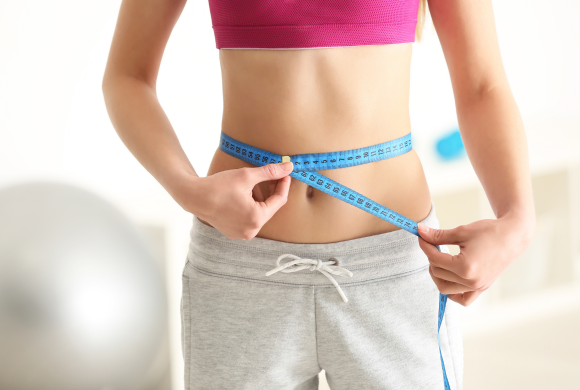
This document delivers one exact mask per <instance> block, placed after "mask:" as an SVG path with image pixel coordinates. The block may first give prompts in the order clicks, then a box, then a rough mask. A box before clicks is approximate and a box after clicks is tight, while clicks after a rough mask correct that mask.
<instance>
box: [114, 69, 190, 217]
mask: <svg viewBox="0 0 580 390" xmlns="http://www.w3.org/2000/svg"><path fill="white" fill-rule="evenodd" d="M103 94H104V97H105V104H106V106H107V111H108V113H109V117H110V118H111V122H112V123H113V126H114V128H115V130H116V132H117V134H118V135H119V137H120V138H121V140H122V142H123V143H124V144H125V146H126V147H127V148H128V149H129V151H130V152H131V153H132V154H133V156H135V158H136V159H137V160H138V161H139V162H140V163H141V165H143V167H144V168H145V169H146V170H147V171H148V172H149V173H150V174H151V175H152V176H153V177H154V178H155V179H156V180H157V181H158V182H159V183H160V184H161V185H162V186H163V187H164V188H165V190H166V191H167V192H168V193H169V194H170V195H171V196H172V197H173V198H174V199H175V200H176V201H177V202H178V203H180V194H181V193H182V192H183V187H184V186H186V185H190V184H191V181H192V180H194V179H195V178H198V175H197V173H196V172H195V170H194V168H193V166H192V165H191V163H190V161H189V160H188V158H187V156H186V154H185V152H184V151H183V149H182V147H181V145H180V143H179V140H178V138H177V135H176V134H175V131H174V130H173V127H172V126H171V123H170V122H169V119H168V118H167V116H166V115H165V112H164V111H163V109H162V107H161V105H160V104H159V101H158V99H157V96H156V94H155V91H154V90H153V89H152V88H151V87H150V86H149V85H148V84H147V83H145V82H144V81H141V80H138V79H136V78H133V77H128V76H120V75H115V76H105V78H104V80H103ZM180 204H181V203H180ZM182 206H183V205H182Z"/></svg>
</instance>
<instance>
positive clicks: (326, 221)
mask: <svg viewBox="0 0 580 390" xmlns="http://www.w3.org/2000/svg"><path fill="white" fill-rule="evenodd" d="M268 138H271V137H268ZM238 140H239V141H242V142H244V141H243V140H241V139H238ZM383 141H387V140H383ZM246 143H248V144H250V145H252V144H251V143H250V142H246ZM252 146H256V145H252ZM365 146H369V145H365ZM304 147H305V148H304V149H303V150H304V151H306V150H312V151H313V152H314V153H316V152H326V151H328V150H326V151H320V146H319V147H318V148H317V147H316V146H314V145H304ZM307 147H310V148H311V149H306V148H307ZM263 149H264V150H267V151H270V152H273V153H276V152H277V151H279V150H286V148H285V146H284V144H283V143H277V147H276V148H271V149H267V148H263ZM280 154H286V153H284V152H281V153H280ZM288 154H293V153H288ZM242 167H255V165H252V164H250V163H248V162H245V161H243V160H241V159H238V158H236V157H234V156H231V155H229V154H226V153H224V152H223V151H222V150H220V149H219V148H218V149H217V151H216V153H215V155H214V158H213V160H212V163H211V165H210V168H209V170H208V175H213V174H215V173H217V172H220V171H224V170H229V169H236V168H242ZM318 172H319V173H321V174H323V175H325V176H327V177H328V178H329V179H332V180H334V181H336V182H339V183H341V184H343V185H345V186H347V187H349V188H351V189H353V190H355V191H357V192H359V193H362V194H364V195H365V196H367V197H368V198H370V199H372V200H373V201H375V202H378V203H380V204H382V205H384V206H386V207H388V208H390V209H392V210H394V211H396V212H398V213H400V214H402V215H404V216H405V217H407V218H410V219H411V220H414V221H420V220H422V219H424V218H425V217H426V216H427V215H428V213H429V210H430V208H431V196H430V193H429V188H428V185H427V182H426V179H425V175H424V172H423V169H422V166H421V162H420V160H419V158H418V156H417V154H416V152H415V151H414V150H410V151H409V152H407V153H405V154H403V155H399V156H397V157H394V158H389V159H386V160H381V161H375V162H372V163H367V164H363V165H358V166H351V167H348V168H341V169H329V170H319V171H318ZM268 185H269V183H268V182H263V183H260V184H259V185H258V186H259V187H260V188H261V191H262V193H263V194H268ZM203 222H205V221H203ZM399 229H400V228H399V227H397V226H395V225H392V224H391V223H389V222H387V221H385V220H382V219H379V218H376V216H374V215H371V214H369V213H367V212H365V211H362V210H360V209H359V208H356V207H353V206H352V205H350V204H348V203H345V202H343V201H341V200H338V199H336V198H334V197H332V196H330V195H328V194H326V193H324V192H322V191H319V190H317V189H315V188H313V187H311V186H310V185H308V184H306V183H304V182H302V181H299V180H296V179H295V178H292V181H291V185H290V190H289V193H288V201H287V203H286V204H285V205H284V206H283V207H282V208H281V209H280V210H278V212H277V213H276V214H274V216H273V217H272V218H271V219H270V220H269V221H268V222H267V223H266V224H265V225H264V226H263V227H262V229H261V230H260V231H259V233H258V235H257V237H260V238H266V239H271V240H277V241H283V242H289V243H332V242H339V241H344V240H350V239H356V238H361V237H367V236H372V235H376V234H381V233H386V232H391V231H394V230H399Z"/></svg>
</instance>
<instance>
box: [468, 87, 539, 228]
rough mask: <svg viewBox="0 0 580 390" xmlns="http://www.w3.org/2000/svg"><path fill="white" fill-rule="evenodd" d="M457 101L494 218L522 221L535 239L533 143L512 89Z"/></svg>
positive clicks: (479, 176) (495, 89) (494, 90)
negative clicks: (525, 127) (532, 178)
mask: <svg viewBox="0 0 580 390" xmlns="http://www.w3.org/2000/svg"><path fill="white" fill-rule="evenodd" d="M457 102H458V103H457V115H458V121H459V127H460V129H461V136H462V139H463V142H464V144H465V149H466V152H467V154H468V156H469V159H470V161H471V163H472V165H473V169H474V170H475V173H476V174H477V176H478V178H479V180H480V182H481V184H482V186H483V188H484V190H485V193H486V195H487V197H488V199H489V202H490V204H491V207H492V209H493V212H494V214H495V215H496V217H497V218H503V217H509V218H514V219H517V220H519V221H521V224H522V229H528V230H526V231H525V232H524V233H525V234H528V235H532V234H533V230H534V227H535V212H534V202H533V195H532V186H531V178H530V171H529V158H528V146H527V139H526V134H525V130H524V126H523V123H522V119H521V116H520V113H519V110H518V107H517V105H516V103H515V100H514V98H513V96H512V93H511V91H510V89H509V87H508V86H507V84H503V85H501V86H497V87H495V88H491V89H488V90H486V91H485V92H481V93H479V94H477V95H476V96H473V97H472V98H464V99H461V98H458V99H457ZM530 230H531V231H530Z"/></svg>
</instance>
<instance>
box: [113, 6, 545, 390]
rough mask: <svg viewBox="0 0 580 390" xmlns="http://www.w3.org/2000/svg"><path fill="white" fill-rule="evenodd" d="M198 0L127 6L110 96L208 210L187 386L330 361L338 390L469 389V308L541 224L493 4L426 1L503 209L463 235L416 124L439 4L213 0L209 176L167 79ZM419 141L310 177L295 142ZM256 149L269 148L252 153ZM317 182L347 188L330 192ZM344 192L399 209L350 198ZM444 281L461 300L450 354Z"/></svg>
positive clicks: (472, 141)
mask: <svg viewBox="0 0 580 390" xmlns="http://www.w3.org/2000/svg"><path fill="white" fill-rule="evenodd" d="M184 3H185V0H147V1H144V0H124V1H123V3H122V6H121V10H120V14H119V19H118V22H117V28H116V31H115V36H114V38H113V43H112V46H111V51H110V56H109V61H108V64H107V69H106V72H105V76H104V80H103V91H104V95H105V100H106V104H107V109H108V111H109V114H110V117H111V120H112V122H113V124H114V126H115V129H116V130H117V132H118V134H119V136H120V137H121V139H122V140H123V142H124V143H125V145H126V146H127V148H128V149H129V150H130V151H131V152H132V153H133V155H134V156H135V157H136V158H137V159H138V160H139V162H140V163H141V164H142V165H143V166H144V167H145V168H146V169H147V170H148V171H149V172H150V173H151V174H152V175H153V176H154V177H155V178H156V179H157V180H158V181H159V183H160V184H161V185H162V186H163V187H164V188H165V189H166V190H167V191H168V192H169V194H170V195H171V196H172V197H173V198H174V199H175V201H176V202H178V203H179V205H181V207H182V208H183V209H184V210H186V211H188V212H190V213H192V214H193V215H194V216H195V217H194V218H193V227H192V229H191V244H190V251H189V254H188V262H187V264H186V266H185V269H184V272H183V297H182V307H181V310H182V341H183V354H184V360H185V387H186V389H190V388H196V389H197V388H200V389H201V388H203V389H205V388H215V389H315V388H317V385H318V377H317V374H318V373H319V372H320V370H321V369H325V371H326V376H327V380H328V382H329V385H330V387H331V388H332V389H333V390H336V389H401V388H409V389H436V388H452V389H461V388H462V376H463V361H462V341H461V328H460V324H459V315H458V305H457V304H460V305H463V306H467V305H469V304H471V303H472V302H473V301H474V300H475V299H476V298H477V297H478V296H479V295H480V294H481V293H482V292H483V291H485V290H486V289H487V288H489V287H490V285H491V284H492V283H493V282H494V281H495V280H496V279H497V277H498V276H499V275H500V274H501V272H502V271H503V270H504V269H505V268H506V267H507V266H508V265H509V264H510V262H511V261H513V260H514V259H515V258H516V257H518V256H519V255H520V254H521V253H522V252H523V251H524V250H525V249H526V248H527V247H528V245H529V244H530V242H531V239H532V235H533V231H534V227H535V215H534V207H533V199H532V192H531V184H530V178H529V171H528V156H527V149H526V139H525V132H524V129H523V125H522V121H521V118H520V115H519V112H518V108H517V106H516V104H515V102H514V99H513V97H512V93H511V91H510V88H509V85H508V82H507V80H506V75H505V72H504V69H503V65H502V62H501V57H500V53H499V48H498V43H497V38H496V32H495V26H494V19H493V12H492V7H491V2H490V0H475V1H470V2H463V1H459V0H445V1H443V0H429V9H430V12H431V15H432V19H433V22H434V24H435V28H436V31H437V34H438V36H439V39H440V41H441V44H442V47H443V51H444V54H445V58H446V60H447V64H448V67H449V72H450V74H451V81H452V84H453V91H454V95H455V100H456V107H457V115H458V120H459V127H460V129H461V135H462V139H463V141H464V143H465V147H466V150H467V153H468V156H469V158H470V160H471V162H472V164H473V167H474V169H475V171H476V173H477V175H478V177H479V178H480V180H481V183H482V185H483V187H484V189H485V191H486V194H487V196H488V198H489V201H490V204H491V206H492V208H493V210H494V213H495V215H496V217H497V218H496V219H485V220H481V221H476V222H474V223H471V224H468V225H462V226H458V227H456V228H454V229H450V230H441V229H438V228H439V224H438V221H437V218H436V215H435V207H434V204H433V202H432V201H431V197H430V193H429V189H428V186H427V183H426V180H425V176H424V173H423V169H422V166H421V163H420V160H419V158H418V156H417V154H416V153H415V151H414V150H413V149H412V147H411V145H410V139H409V138H405V137H408V136H409V135H410V134H409V133H410V129H411V127H410V120H409V110H408V101H409V73H410V60H411V50H412V42H413V41H414V38H415V32H416V31H415V28H417V32H418V33H420V28H421V24H422V23H421V22H419V23H417V18H418V19H419V20H422V15H423V13H422V12H420V11H418V8H421V9H423V10H424V9H425V4H421V7H419V3H418V0H383V1H379V2H368V1H363V0H358V1H357V0H347V1H344V2H336V1H333V0H319V1H316V2H306V1H301V0H293V1H290V0H286V1H279V0H245V1H244V2H236V1H235V0H210V1H209V5H210V11H211V17H212V22H213V28H214V32H215V37H216V47H217V48H218V49H220V52H219V54H220V63H221V69H222V77H223V96H224V112H223V121H222V129H221V130H222V132H223V133H222V137H221V139H220V141H221V142H220V145H216V152H215V155H214V158H213V160H212V162H211V165H210V168H209V171H208V173H207V176H206V177H199V176H198V175H197V173H196V172H195V170H194V168H193V167H192V165H191V164H190V162H189V161H188V159H187V157H186V155H185V153H184V152H183V150H182V148H181V146H180V144H179V141H178V139H177V137H176V135H175V132H174V131H173V129H172V127H171V124H170V123H169V120H168V119H167V117H166V116H165V114H164V112H163V110H162V108H161V106H160V105H159V102H158V101H157V98H156V93H155V83H156V77H157V73H158V69H159V64H160V61H161V57H162V54H163V50H164V47H165V45H166V42H167V40H168V37H169V35H170V33H171V30H172V28H173V26H174V24H175V22H176V21H177V19H178V17H179V15H180V13H181V11H182V9H183V6H184ZM417 15H418V16H417ZM416 24H417V26H416ZM403 139H405V140H406V142H408V145H407V143H405V150H404V152H401V154H399V155H397V156H396V157H394V156H393V157H394V158H384V159H379V160H373V162H372V163H368V164H361V165H346V166H348V167H347V168H343V169H330V168H328V167H327V168H328V169H323V170H318V172H319V174H320V175H323V176H320V175H319V176H316V175H317V174H315V172H314V171H310V172H311V173H312V177H316V178H318V179H316V180H314V181H313V182H312V183H313V184H311V185H309V184H308V183H309V182H308V180H306V179H304V180H302V179H301V177H300V176H299V175H298V173H300V172H304V169H305V168H304V166H303V165H301V166H298V162H299V161H302V163H304V160H300V158H299V157H300V156H297V155H303V154H312V153H329V154H326V155H317V156H331V157H329V158H332V156H333V154H332V153H333V152H339V151H346V150H352V149H358V150H362V151H365V150H371V148H368V147H371V146H373V145H383V144H384V143H386V142H395V144H397V142H398V140H403ZM226 143H227V145H226ZM234 144H235V145H237V146H236V147H234V146H233V145H234ZM384 145H387V144H384ZM389 145H390V144H389ZM401 145H403V143H401ZM230 146H231V150H230ZM236 148H237V149H238V151H239V153H238V154H236ZM376 148H379V146H377V147H376ZM372 150H375V151H376V150H379V149H372ZM380 150H383V149H380ZM252 151H253V152H252ZM246 152H247V153H250V152H252V153H255V154H264V153H271V154H270V156H273V157H272V158H271V159H270V160H268V159H267V158H265V161H262V160H260V159H259V161H257V162H255V161H254V159H253V157H254V154H252V159H249V158H248V156H247V154H246ZM242 153H244V154H243V155H242ZM283 156H285V157H283ZM334 156H338V154H334ZM358 157H360V156H358ZM323 159H324V161H327V160H326V158H325V157H323ZM323 159H319V160H321V161H322V160H323ZM335 160H336V159H335ZM278 161H290V162H283V163H282V162H280V163H278ZM361 161H362V160H361ZM368 161H370V160H368ZM333 168H339V167H338V166H336V167H333ZM293 169H294V170H295V171H293ZM309 177H310V176H309ZM378 178H380V180H377V179H378ZM317 181H320V182H324V181H326V182H328V183H333V185H336V186H341V185H342V186H344V187H340V188H339V187H336V188H337V191H336V194H333V193H332V191H330V190H329V191H325V190H324V188H323V186H316V185H315V184H314V183H315V182H317ZM339 189H340V191H339ZM343 191H344V193H349V192H348V191H350V194H357V196H361V197H363V196H366V197H368V198H365V199H366V200H369V199H370V200H372V201H374V202H376V203H373V205H377V210H379V206H380V205H382V206H380V207H383V208H380V210H390V211H388V212H389V213H390V212H391V211H392V214H391V215H396V216H397V218H393V220H392V221H391V220H390V219H389V218H386V217H382V216H381V215H379V213H378V212H376V213H375V214H372V212H371V211H369V212H365V211H364V210H365V209H364V206H363V205H357V202H356V201H354V200H353V201H352V202H350V204H349V201H346V200H345V201H340V198H339V193H342V192H343ZM361 194H362V195H361ZM337 197H338V198H339V199H336V198H337ZM361 199H362V198H361ZM366 200H365V201H364V202H363V201H362V200H361V203H362V204H364V203H365V202H366ZM369 202H370V201H369ZM369 202H366V203H368V204H370V203H369ZM353 206H356V207H353ZM387 207H388V209H387ZM385 215H386V214H385ZM377 216H378V217H379V218H377ZM399 217H400V218H399ZM394 220H397V222H393V221H394ZM403 220H404V221H407V223H408V222H409V221H410V223H411V225H413V226H411V227H410V228H407V227H405V226H404V224H403V223H399V222H398V221H403ZM391 222H392V223H391ZM418 222H420V224H418V225H414V224H415V223H418ZM421 225H423V226H426V227H430V228H431V229H430V230H421V229H420V228H421ZM417 228H419V230H417ZM410 232H411V233H417V234H416V235H413V234H411V233H410ZM416 236H420V237H418V238H417V237H416ZM446 244H453V245H459V247H460V250H461V253H460V254H459V255H457V256H451V255H450V254H449V251H448V250H447V248H446V247H445V246H444V245H446ZM439 245H443V246H442V247H439ZM439 248H443V251H439V250H438V249H439ZM296 271H298V272H296ZM294 272H295V273H294ZM321 273H322V275H321ZM333 275H334V276H333ZM337 291H338V294H337ZM439 293H441V294H442V295H439ZM443 294H445V296H446V297H449V299H450V300H451V301H453V302H450V304H449V305H448V306H447V312H446V314H445V317H444V320H443V321H442V323H440V326H441V330H440V340H441V344H440V345H441V347H440V348H441V352H439V347H438V343H437V337H438V333H437V332H438V325H437V324H436V319H435V317H437V314H438V310H439V314H442V313H441V308H438V307H437V306H438V302H439V301H438V299H439V296H444V295H443ZM443 309H444V306H443ZM443 362H444V363H445V365H444V368H443V367H442V365H443Z"/></svg>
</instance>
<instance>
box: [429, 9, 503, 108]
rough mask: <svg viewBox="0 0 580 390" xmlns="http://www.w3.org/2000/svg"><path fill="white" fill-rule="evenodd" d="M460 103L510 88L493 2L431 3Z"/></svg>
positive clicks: (436, 27) (456, 95) (457, 99)
mask: <svg viewBox="0 0 580 390" xmlns="http://www.w3.org/2000/svg"><path fill="white" fill-rule="evenodd" d="M429 11H430V13H431V17H432V19H433V24H434V25H435V30H436V31H437V35H438V36H439V41H440V42H441V46H442V48H443V53H444V55H445V60H446V61H447V66H448V68H449V74H450V76H451V83H452V85H453V92H454V94H455V98H456V101H457V102H458V103H460V102H461V101H465V100H470V99H471V98H474V97H475V98H477V97H480V96H482V95H484V94H485V93H487V92H489V91H490V90H492V89H494V88H498V87H507V86H508V83H507V78H506V75H505V70H504V67H503V63H502V60H501V55H500V50H499V44H498V39H497V33H496V29H495V21H494V16H493V9H492V4H491V0H469V1H467V0H429Z"/></svg>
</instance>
